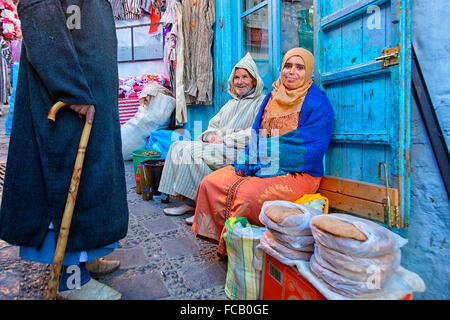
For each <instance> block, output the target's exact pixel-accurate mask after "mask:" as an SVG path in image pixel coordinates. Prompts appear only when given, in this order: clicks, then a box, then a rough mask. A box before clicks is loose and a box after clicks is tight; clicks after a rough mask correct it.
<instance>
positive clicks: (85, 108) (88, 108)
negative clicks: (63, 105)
mask: <svg viewBox="0 0 450 320" xmlns="http://www.w3.org/2000/svg"><path fill="white" fill-rule="evenodd" d="M69 107H70V109H72V110H73V111H75V112H76V113H78V116H79V117H80V119H83V116H86V113H87V114H88V123H92V122H93V121H94V115H95V107H94V105H92V104H71V105H70V106H69Z"/></svg>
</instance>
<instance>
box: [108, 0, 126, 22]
mask: <svg viewBox="0 0 450 320" xmlns="http://www.w3.org/2000/svg"><path fill="white" fill-rule="evenodd" d="M109 3H110V4H111V7H112V11H113V16H114V19H115V20H123V19H125V11H124V9H123V0H109Z"/></svg>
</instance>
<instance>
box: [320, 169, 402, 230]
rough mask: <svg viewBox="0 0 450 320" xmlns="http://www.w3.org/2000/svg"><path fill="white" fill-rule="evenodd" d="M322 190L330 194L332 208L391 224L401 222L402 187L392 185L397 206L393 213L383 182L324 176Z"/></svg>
mask: <svg viewBox="0 0 450 320" xmlns="http://www.w3.org/2000/svg"><path fill="white" fill-rule="evenodd" d="M318 192H319V193H320V194H321V195H322V196H324V197H327V198H328V200H329V207H330V208H332V209H335V210H338V211H344V212H347V213H350V214H354V215H357V216H361V217H364V218H368V219H370V220H374V221H377V222H381V223H385V224H387V225H389V226H397V225H400V224H399V223H400V221H398V220H399V215H398V205H399V196H398V194H399V193H398V189H394V188H389V197H390V202H391V208H392V210H393V211H392V213H391V214H389V209H388V206H387V190H386V186H383V185H378V184H374V183H368V182H362V181H356V180H350V179H344V178H338V177H333V176H324V177H323V178H322V182H321V183H320V187H319V190H318ZM330 212H332V211H330ZM335 212H336V211H335Z"/></svg>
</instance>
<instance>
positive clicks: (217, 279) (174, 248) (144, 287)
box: [0, 107, 227, 300]
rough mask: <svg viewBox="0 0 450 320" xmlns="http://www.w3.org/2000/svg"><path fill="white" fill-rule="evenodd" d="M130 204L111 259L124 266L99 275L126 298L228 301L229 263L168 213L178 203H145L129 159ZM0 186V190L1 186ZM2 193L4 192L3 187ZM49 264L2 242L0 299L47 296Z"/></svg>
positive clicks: (2, 153)
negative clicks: (30, 259)
mask: <svg viewBox="0 0 450 320" xmlns="http://www.w3.org/2000/svg"><path fill="white" fill-rule="evenodd" d="M7 114H8V107H3V116H2V117H0V165H1V164H2V163H6V156H7V148H8V143H9V136H7V135H5V120H6V117H7ZM125 169H126V180H127V194H128V206H129V213H130V219H129V228H128V235H127V236H126V237H125V238H124V239H122V240H121V241H120V242H119V243H120V245H121V248H119V249H115V250H114V251H113V252H112V253H111V254H110V255H108V256H107V257H106V258H107V259H119V260H120V261H121V267H120V269H119V270H118V271H116V272H115V273H113V274H110V275H107V276H104V277H102V278H99V280H100V281H101V282H103V283H106V284H108V285H110V286H111V287H113V288H115V289H116V290H118V291H120V292H121V293H122V294H123V299H124V300H149V299H163V300H171V299H179V300H191V299H192V300H217V299H227V297H226V296H225V293H224V284H225V278H226V271H227V264H226V261H224V260H220V259H219V258H218V257H217V255H216V245H213V244H211V243H209V242H206V241H203V240H200V239H197V238H196V237H195V235H194V234H193V233H192V232H191V231H190V227H189V226H187V225H186V224H185V222H184V219H185V218H186V217H188V215H184V216H179V217H167V216H165V215H163V214H162V210H163V208H165V207H169V206H174V205H178V204H180V203H179V202H177V201H171V203H169V204H162V203H161V202H160V200H150V201H144V200H142V199H141V197H140V196H139V195H137V194H136V192H135V183H134V174H133V164H132V161H125ZM0 189H1V188H0ZM0 193H1V191H0ZM49 273H50V272H49V266H48V265H44V264H40V263H33V262H28V261H23V260H21V259H20V257H19V248H18V247H16V246H12V245H9V244H8V243H6V242H4V241H2V240H0V300H11V299H15V300H39V299H44V297H45V291H46V287H47V281H48V277H49Z"/></svg>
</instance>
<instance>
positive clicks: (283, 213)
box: [265, 206, 303, 223]
mask: <svg viewBox="0 0 450 320" xmlns="http://www.w3.org/2000/svg"><path fill="white" fill-rule="evenodd" d="M302 213H303V211H302V210H300V209H298V208H288V207H282V206H268V207H267V208H266V211H265V214H266V216H267V217H269V219H270V220H272V221H273V222H275V223H282V222H283V220H284V219H286V218H287V217H289V216H292V215H294V214H302Z"/></svg>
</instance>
